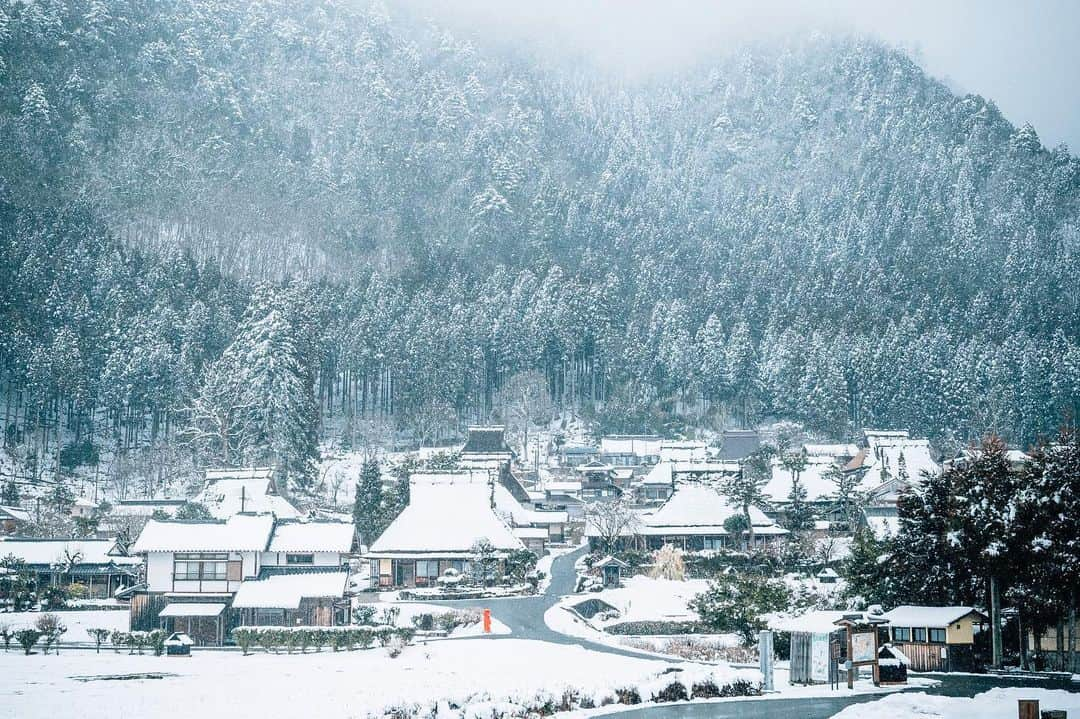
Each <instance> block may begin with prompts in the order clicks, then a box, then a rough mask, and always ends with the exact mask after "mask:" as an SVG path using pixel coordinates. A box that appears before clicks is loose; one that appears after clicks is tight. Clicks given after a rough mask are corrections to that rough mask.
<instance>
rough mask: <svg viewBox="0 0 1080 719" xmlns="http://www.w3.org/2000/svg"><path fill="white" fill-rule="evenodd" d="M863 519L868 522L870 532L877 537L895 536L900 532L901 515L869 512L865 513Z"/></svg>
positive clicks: (867, 526)
mask: <svg viewBox="0 0 1080 719" xmlns="http://www.w3.org/2000/svg"><path fill="white" fill-rule="evenodd" d="M863 521H865V522H866V528H867V529H869V530H870V533H871V534H873V535H874V537H875V538H876V539H885V538H886V537H895V536H896V535H897V534H899V532H900V517H899V516H897V515H895V514H893V515H885V514H879V515H875V514H867V513H866V512H865V511H864V513H863Z"/></svg>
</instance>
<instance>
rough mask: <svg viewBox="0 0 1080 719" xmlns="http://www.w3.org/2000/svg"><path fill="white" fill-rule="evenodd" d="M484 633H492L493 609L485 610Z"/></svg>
mask: <svg viewBox="0 0 1080 719" xmlns="http://www.w3.org/2000/svg"><path fill="white" fill-rule="evenodd" d="M484 634H491V610H490V609H485V610H484Z"/></svg>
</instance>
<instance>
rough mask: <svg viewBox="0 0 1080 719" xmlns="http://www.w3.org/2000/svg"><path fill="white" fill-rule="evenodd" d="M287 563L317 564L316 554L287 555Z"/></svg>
mask: <svg viewBox="0 0 1080 719" xmlns="http://www.w3.org/2000/svg"><path fill="white" fill-rule="evenodd" d="M285 563H286V564H314V563H315V555H314V554H286V555H285Z"/></svg>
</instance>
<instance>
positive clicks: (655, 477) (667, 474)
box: [641, 462, 674, 485]
mask: <svg viewBox="0 0 1080 719" xmlns="http://www.w3.org/2000/svg"><path fill="white" fill-rule="evenodd" d="M673 469H674V465H673V464H672V463H671V462H657V463H656V464H654V465H653V468H652V469H650V470H649V473H648V474H646V475H645V478H644V479H643V480H641V483H642V484H650V485H662V484H666V485H670V484H671V482H672V475H673Z"/></svg>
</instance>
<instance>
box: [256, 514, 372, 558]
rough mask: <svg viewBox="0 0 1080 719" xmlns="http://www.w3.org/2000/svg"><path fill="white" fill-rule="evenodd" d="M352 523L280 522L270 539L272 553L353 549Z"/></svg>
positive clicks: (353, 530)
mask: <svg viewBox="0 0 1080 719" xmlns="http://www.w3.org/2000/svg"><path fill="white" fill-rule="evenodd" d="M354 534H355V528H354V526H353V524H352V523H351V522H278V523H277V524H276V525H275V526H274V534H273V536H272V537H271V538H270V547H269V549H268V550H267V551H270V552H340V553H342V554H345V553H348V552H349V551H350V550H351V549H352V543H353V536H354Z"/></svg>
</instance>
